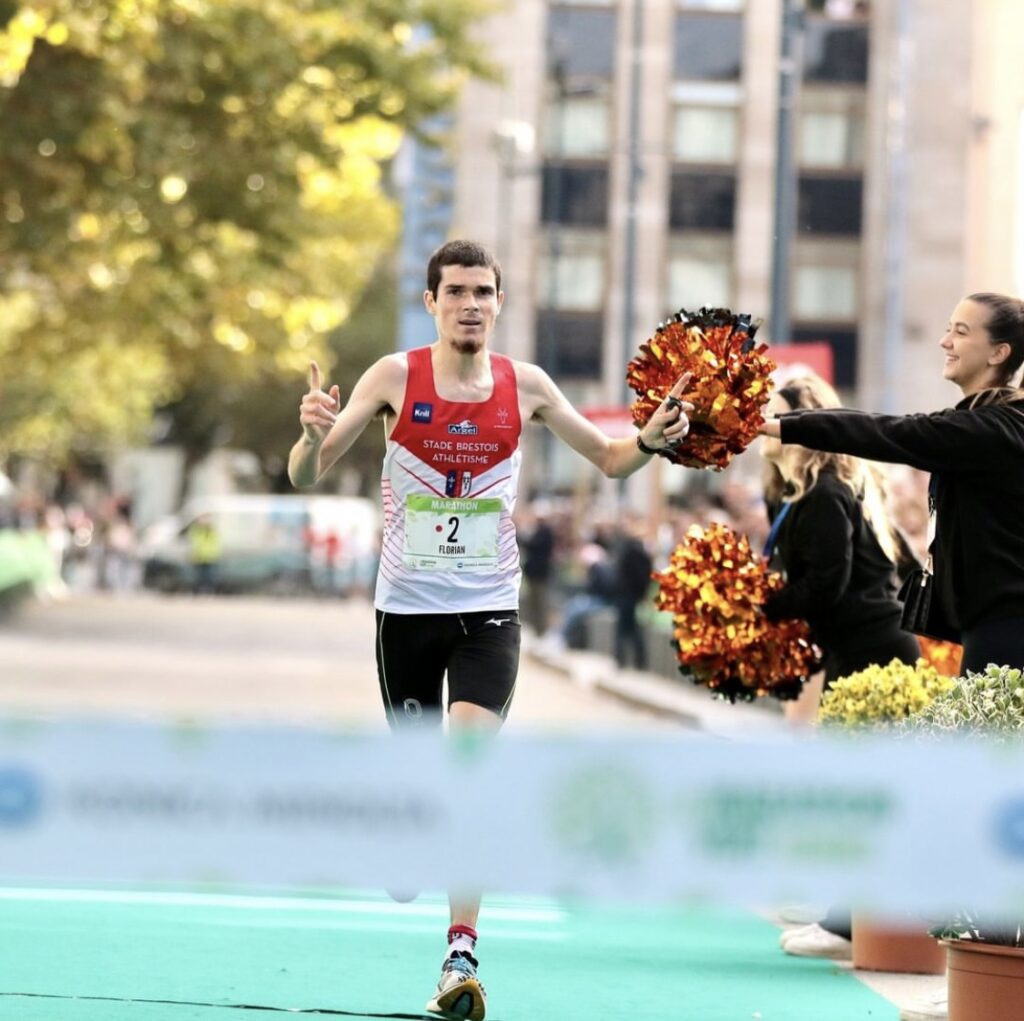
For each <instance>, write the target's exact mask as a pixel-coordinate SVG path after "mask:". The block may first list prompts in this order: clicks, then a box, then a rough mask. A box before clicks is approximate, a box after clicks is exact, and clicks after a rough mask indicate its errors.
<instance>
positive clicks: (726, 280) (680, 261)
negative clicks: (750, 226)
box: [668, 234, 733, 312]
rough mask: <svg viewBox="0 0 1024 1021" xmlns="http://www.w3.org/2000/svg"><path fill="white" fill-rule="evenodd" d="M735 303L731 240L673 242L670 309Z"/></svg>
mask: <svg viewBox="0 0 1024 1021" xmlns="http://www.w3.org/2000/svg"><path fill="white" fill-rule="evenodd" d="M732 302H733V287H732V238H731V237H730V236H725V237H723V236H721V235H714V234H712V235H703V236H702V235H699V234H697V235H694V234H689V235H683V236H677V237H674V238H673V239H672V240H671V242H670V249H669V259H668V308H669V311H671V312H678V311H679V309H681V308H685V309H689V310H691V311H692V310H694V309H699V308H701V307H702V306H705V305H706V306H707V307H708V308H730V307H731V306H732Z"/></svg>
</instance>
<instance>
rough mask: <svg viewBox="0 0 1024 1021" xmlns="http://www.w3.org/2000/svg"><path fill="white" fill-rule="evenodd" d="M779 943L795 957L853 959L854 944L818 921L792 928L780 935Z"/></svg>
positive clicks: (835, 959)
mask: <svg viewBox="0 0 1024 1021" xmlns="http://www.w3.org/2000/svg"><path fill="white" fill-rule="evenodd" d="M779 943H780V945H781V946H782V949H783V950H785V951H786V953H787V954H792V955H793V956H794V957H827V958H828V959H829V960H831V961H849V960H852V959H853V944H852V943H851V942H850V940H848V939H843V937H842V936H837V935H836V934H835V933H834V932H829V931H828V929H823V928H822V927H821V926H820V925H818V924H817V923H816V922H813V923H812V924H810V925H804V926H801V927H800V928H799V929H790V930H789V931H788V932H784V933H783V934H782V935H781V936H780V937H779Z"/></svg>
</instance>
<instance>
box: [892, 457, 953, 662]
mask: <svg viewBox="0 0 1024 1021" xmlns="http://www.w3.org/2000/svg"><path fill="white" fill-rule="evenodd" d="M928 520H929V524H930V525H931V526H932V527H930V528H929V529H928V531H929V533H930V534H932V535H933V534H934V525H935V476H934V475H933V476H932V477H931V479H930V480H929V482H928ZM934 588H935V576H934V575H933V574H932V551H931V544H930V543H929V548H928V560H927V562H926V563H925V565H924V566H923V567H917V568H914V569H913V570H912V571H910V573H909V574H908V575H907V577H906V579H905V580H904V582H903V584H902V585H901V586H900V591H899V595H898V598H899V600H900V602H902V603H903V615H902V617H901V618H900V626H901V627H902V628H903V630H904V631H910V632H911V633H912V634H915V635H921V636H922V637H924V638H934V639H936V640H938V641H940V642H957V643H959V642H960V629H959V628H958V627H955V626H954V625H953V624H952V623H951V622H950V621H949V618H948V617H947V616H946V613H945V610H944V609H943V607H942V604H941V602H940V601H939V600H937V599H933V598H932V596H933V595H934V591H933V590H934Z"/></svg>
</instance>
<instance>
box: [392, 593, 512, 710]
mask: <svg viewBox="0 0 1024 1021" xmlns="http://www.w3.org/2000/svg"><path fill="white" fill-rule="evenodd" d="M521 634H522V626H521V625H520V623H519V613H518V612H517V611H516V610H487V611H478V612H473V613H385V612H384V611H383V610H378V611H377V676H378V678H379V680H380V691H381V695H382V697H383V699H384V709H385V712H386V713H387V717H388V723H389V724H390V725H391V727H392V728H397V727H401V726H404V725H410V724H413V725H415V724H427V725H432V724H433V725H438V724H440V722H441V708H442V702H441V685H442V682H443V680H444V676H445V673H447V674H448V705H449V706H450V705H451V704H452V702H471V703H472V704H473V705H478V706H482V707H483V708H484V709H490V710H491V712H494V713H497V714H498V715H499V716H501V718H502V719H504V718H505V716H506V715H507V713H508V708H509V705H510V704H511V702H512V693H513V691H514V690H515V686H516V674H517V673H518V671H519V642H520V638H521Z"/></svg>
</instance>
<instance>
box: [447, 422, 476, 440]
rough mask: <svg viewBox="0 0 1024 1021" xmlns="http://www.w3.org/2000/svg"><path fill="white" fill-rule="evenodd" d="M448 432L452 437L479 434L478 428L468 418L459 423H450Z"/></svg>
mask: <svg viewBox="0 0 1024 1021" xmlns="http://www.w3.org/2000/svg"><path fill="white" fill-rule="evenodd" d="M448 432H449V434H450V435H452V436H476V434H477V433H478V432H480V427H479V426H478V425H477V424H476V423H475V422H471V421H470V420H469V419H468V418H464V419H463V420H462V421H461V422H452V423H451V424H450V425H449V426H448Z"/></svg>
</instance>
